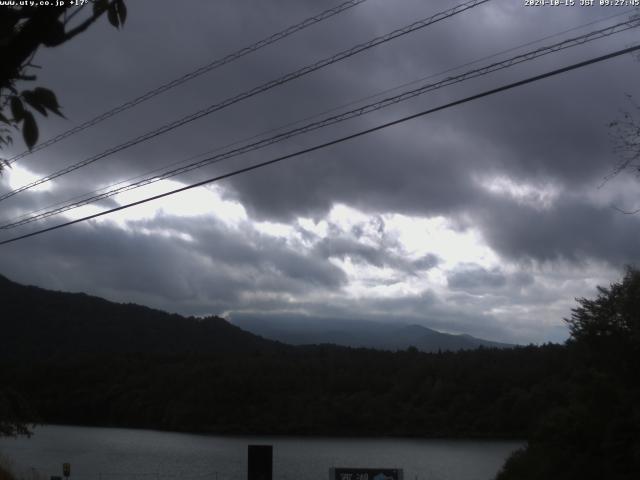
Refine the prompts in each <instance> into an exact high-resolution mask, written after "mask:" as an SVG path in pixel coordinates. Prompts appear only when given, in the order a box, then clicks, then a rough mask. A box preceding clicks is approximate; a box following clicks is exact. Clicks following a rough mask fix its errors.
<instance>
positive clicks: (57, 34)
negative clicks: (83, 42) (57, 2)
mask: <svg viewBox="0 0 640 480" xmlns="http://www.w3.org/2000/svg"><path fill="white" fill-rule="evenodd" d="M45 28H46V29H45V31H44V32H43V35H42V44H43V45H46V46H47V47H55V46H56V45H60V44H61V43H63V42H64V41H65V32H64V24H63V23H62V22H61V21H59V20H56V21H54V22H51V23H49V24H48V25H47V26H46V27H45Z"/></svg>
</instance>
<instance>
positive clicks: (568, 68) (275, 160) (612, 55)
mask: <svg viewBox="0 0 640 480" xmlns="http://www.w3.org/2000/svg"><path fill="white" fill-rule="evenodd" d="M638 50H640V45H636V46H633V47H629V48H624V49H622V50H617V51H615V52H613V53H609V54H607V55H601V56H599V57H594V58H591V59H589V60H585V61H582V62H579V63H574V64H572V65H568V66H566V67H562V68H558V69H556V70H551V71H549V72H546V73H543V74H540V75H535V76H533V77H529V78H526V79H524V80H519V81H517V82H513V83H509V84H507V85H503V86H501V87H497V88H493V89H491V90H486V91H484V92H482V93H478V94H476V95H471V96H469V97H465V98H463V99H460V100H456V101H453V102H449V103H446V104H444V105H440V106H438V107H435V108H430V109H428V110H423V111H421V112H418V113H415V114H413V115H408V116H405V117H402V118H399V119H396V120H393V121H391V122H386V123H383V124H381V125H378V126H375V127H372V128H368V129H366V130H361V131H359V132H356V133H353V134H351V135H347V136H344V137H340V138H337V139H335V140H331V141H328V142H324V143H321V144H319V145H315V146H313V147H309V148H305V149H302V150H298V151H297V152H294V153H290V154H288V155H283V156H280V157H276V158H273V159H271V160H267V161H265V162H260V163H256V164H253V165H250V166H248V167H244V168H240V169H237V170H234V171H232V172H229V173H225V174H223V175H218V176H216V177H213V178H209V179H207V180H202V181H200V182H197V183H193V184H191V185H187V186H185V187H181V188H177V189H175V190H171V191H169V192H165V193H161V194H158V195H154V196H152V197H147V198H145V199H142V200H138V201H136V202H131V203H128V204H126V205H121V206H119V207H115V208H111V209H109V210H105V211H103V212H99V213H94V214H93V215H87V216H86V217H82V218H79V219H76V220H72V221H69V222H65V223H61V224H58V225H54V226H52V227H48V228H43V229H41V230H36V231H35V232H31V233H27V234H24V235H20V236H18V237H13V238H10V239H7V240H3V241H0V245H6V244H8V243H13V242H16V241H18V240H23V239H26V238H30V237H33V236H36V235H40V234H43V233H46V232H51V231H53V230H58V229H60V228H63V227H68V226H70V225H74V224H76V223H80V222H84V221H87V220H92V219H94V218H98V217H101V216H103V215H107V214H110V213H114V212H118V211H120V210H125V209H127V208H131V207H134V206H137V205H141V204H143V203H147V202H150V201H153V200H158V199H160V198H164V197H168V196H170V195H174V194H176V193H181V192H184V191H187V190H190V189H192V188H196V187H201V186H203V185H206V184H209V183H214V182H218V181H220V180H224V179H226V178H231V177H235V176H237V175H240V174H242V173H247V172H250V171H252V170H257V169H259V168H263V167H266V166H268V165H272V164H274V163H278V162H282V161H283V160H287V159H290V158H294V157H298V156H300V155H304V154H306V153H311V152H314V151H316V150H321V149H323V148H327V147H330V146H332V145H337V144H339V143H343V142H346V141H348V140H352V139H354V138H358V137H362V136H364V135H368V134H370V133H373V132H377V131H378V130H382V129H385V128H388V127H391V126H394V125H398V124H400V123H404V122H407V121H409V120H413V119H415V118H419V117H423V116H426V115H429V114H431V113H435V112H438V111H440V110H445V109H447V108H451V107H455V106H457V105H462V104H464V103H468V102H471V101H473V100H478V99H480V98H483V97H488V96H490V95H495V94H496V93H500V92H504V91H507V90H511V89H513V88H516V87H520V86H522V85H526V84H529V83H533V82H537V81H540V80H543V79H545V78H549V77H552V76H555V75H559V74H561V73H566V72H569V71H571V70H577V69H579V68H583V67H586V66H588V65H592V64H594V63H599V62H603V61H605V60H609V59H611V58H615V57H619V56H621V55H625V54H627V53H632V52H635V51H638Z"/></svg>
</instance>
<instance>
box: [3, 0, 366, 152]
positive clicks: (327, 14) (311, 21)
mask: <svg viewBox="0 0 640 480" xmlns="http://www.w3.org/2000/svg"><path fill="white" fill-rule="evenodd" d="M366 1H367V0H349V1H347V2H344V3H341V4H340V5H338V6H336V7H334V8H330V9H328V10H325V11H323V12H321V13H319V14H317V15H314V16H313V17H309V18H307V19H305V20H303V21H302V22H300V23H297V24H295V25H292V26H290V27H287V28H285V29H284V30H281V31H279V32H277V33H274V34H273V35H271V36H269V37H266V38H263V39H262V40H259V41H258V42H256V43H253V44H251V45H249V46H247V47H244V48H241V49H240V50H237V51H235V52H233V53H230V54H229V55H226V56H224V57H222V58H219V59H217V60H214V61H212V62H210V63H208V64H206V65H203V66H202V67H200V68H198V69H196V70H194V71H192V72H189V73H186V74H184V75H182V76H181V77H178V78H176V79H174V80H171V81H170V82H167V83H165V84H163V85H160V86H159V87H157V88H154V89H153V90H150V91H148V92H147V93H145V94H143V95H140V96H139V97H136V98H134V99H133V100H129V101H127V102H125V103H122V104H120V105H118V106H116V107H114V108H112V109H111V110H108V111H106V112H104V113H102V114H100V115H98V116H97V117H94V118H92V119H90V120H87V121H86V122H84V123H81V124H80V125H78V126H76V127H73V128H71V129H69V130H67V131H66V132H62V133H61V134H59V135H56V136H55V137H52V138H50V139H49V140H47V141H45V142H42V143H40V144H38V145H36V146H35V147H34V148H32V149H31V150H25V151H24V152H22V153H19V154H17V155H15V156H13V157H11V158H9V159H8V160H7V163H9V164H12V163H14V162H16V161H17V160H19V159H21V158H24V157H26V156H27V155H31V154H32V153H35V152H37V151H40V150H43V149H45V148H47V147H49V146H51V145H53V144H55V143H58V142H59V141H61V140H64V139H65V138H68V137H70V136H72V135H75V134H76V133H79V132H81V131H83V130H86V129H87V128H89V127H93V126H95V125H97V124H98V123H101V122H103V121H104V120H107V119H108V118H111V117H113V116H115V115H117V114H119V113H121V112H124V111H125V110H128V109H130V108H133V107H135V106H136V105H139V104H140V103H142V102H146V101H147V100H150V99H151V98H153V97H155V96H157V95H160V94H161V93H164V92H166V91H167V90H171V89H172V88H174V87H177V86H178V85H182V84H183V83H185V82H188V81H189V80H193V79H194V78H196V77H199V76H200V75H203V74H205V73H207V72H210V71H211V70H215V69H216V68H219V67H222V66H223V65H226V64H228V63H231V62H234V61H236V60H238V59H239V58H242V57H244V56H245V55H248V54H250V53H253V52H255V51H256V50H260V49H261V48H264V47H266V46H267V45H271V44H272V43H275V42H278V41H280V40H282V39H284V38H287V37H288V36H290V35H293V34H294V33H297V32H299V31H300V30H304V29H305V28H307V27H310V26H312V25H315V24H316V23H319V22H321V21H323V20H326V19H328V18H331V17H333V16H334V15H337V14H339V13H342V12H344V11H345V10H348V9H350V8H353V7H355V6H357V5H360V4H361V3H364V2H366Z"/></svg>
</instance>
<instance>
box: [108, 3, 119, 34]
mask: <svg viewBox="0 0 640 480" xmlns="http://www.w3.org/2000/svg"><path fill="white" fill-rule="evenodd" d="M107 18H108V19H109V23H110V24H111V25H113V26H114V27H116V28H120V15H118V7H116V4H115V3H112V4H111V5H110V6H109V10H108V11H107Z"/></svg>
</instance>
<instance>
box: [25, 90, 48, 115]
mask: <svg viewBox="0 0 640 480" xmlns="http://www.w3.org/2000/svg"><path fill="white" fill-rule="evenodd" d="M22 98H24V101H25V102H27V103H28V104H29V105H31V106H32V107H33V108H35V109H36V110H37V111H39V112H40V113H41V114H42V115H44V116H45V117H46V116H47V110H46V109H45V108H44V107H43V106H42V104H41V103H40V102H39V101H38V99H37V97H36V95H35V94H34V92H32V91H30V90H24V91H23V92H22Z"/></svg>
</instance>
